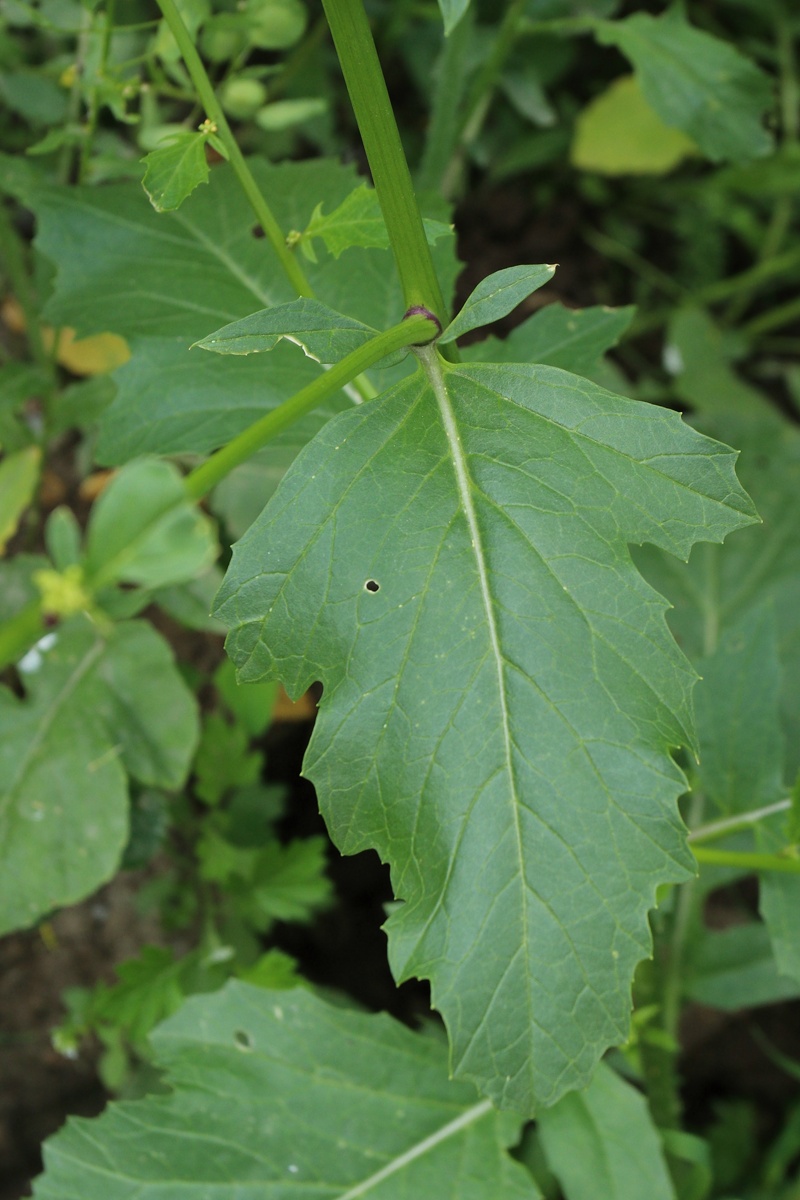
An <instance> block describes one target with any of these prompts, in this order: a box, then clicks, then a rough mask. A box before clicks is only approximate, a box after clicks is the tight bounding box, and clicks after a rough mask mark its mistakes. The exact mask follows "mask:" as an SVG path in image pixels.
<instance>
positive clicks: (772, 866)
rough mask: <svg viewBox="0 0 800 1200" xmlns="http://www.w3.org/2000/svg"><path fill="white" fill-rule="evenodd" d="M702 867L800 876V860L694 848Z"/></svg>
mask: <svg viewBox="0 0 800 1200" xmlns="http://www.w3.org/2000/svg"><path fill="white" fill-rule="evenodd" d="M692 853H693V854H694V856H695V858H696V859H697V861H698V862H699V863H700V866H702V865H703V863H706V864H707V865H709V866H713V867H737V868H739V869H740V870H744V871H778V872H780V873H781V874H785V875H800V858H788V857H784V856H783V855H780V854H758V853H757V852H753V853H751V852H749V851H739V850H715V849H713V848H712V847H709V846H694V845H693V846H692Z"/></svg>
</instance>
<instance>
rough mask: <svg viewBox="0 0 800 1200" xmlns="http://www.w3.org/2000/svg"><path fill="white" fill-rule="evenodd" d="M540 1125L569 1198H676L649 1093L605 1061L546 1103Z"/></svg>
mask: <svg viewBox="0 0 800 1200" xmlns="http://www.w3.org/2000/svg"><path fill="white" fill-rule="evenodd" d="M538 1128H539V1136H540V1138H541V1141H542V1146H543V1147H544V1152H545V1156H546V1158H547V1162H548V1165H549V1167H550V1169H551V1170H552V1171H553V1173H554V1174H555V1175H556V1176H557V1178H558V1179H559V1181H560V1182H561V1186H562V1187H563V1189H564V1192H565V1194H566V1196H567V1197H568V1200H596V1198H597V1197H598V1196H602V1197H603V1200H641V1198H642V1197H643V1196H647V1198H648V1200H674V1197H675V1192H674V1190H673V1187H672V1183H671V1181H670V1177H669V1172H668V1171H667V1167H666V1163H665V1162H664V1155H663V1152H662V1149H661V1142H660V1139H659V1135H658V1131H657V1130H656V1127H655V1125H654V1124H653V1118H652V1117H651V1116H650V1111H649V1109H648V1107H647V1103H646V1101H645V1099H644V1097H643V1096H642V1095H641V1093H640V1092H638V1091H637V1090H636V1088H634V1087H632V1086H631V1084H629V1083H626V1082H625V1080H624V1079H621V1078H620V1077H619V1075H617V1074H616V1073H615V1072H614V1071H612V1070H611V1068H610V1067H607V1066H606V1065H605V1064H604V1063H600V1065H599V1066H598V1068H597V1071H596V1072H595V1075H594V1077H593V1078H592V1081H591V1083H590V1084H589V1086H588V1087H587V1088H586V1089H585V1090H584V1091H581V1092H570V1093H569V1094H568V1095H566V1096H563V1097H562V1098H561V1100H559V1101H558V1103H557V1104H555V1105H554V1106H553V1107H552V1108H546V1109H543V1110H542V1112H541V1113H539V1115H538Z"/></svg>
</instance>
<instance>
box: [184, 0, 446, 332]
mask: <svg viewBox="0 0 800 1200" xmlns="http://www.w3.org/2000/svg"><path fill="white" fill-rule="evenodd" d="M170 2H171V0H170ZM323 7H324V9H325V15H326V17H327V18H328V24H329V25H330V30H331V34H332V36H333V42H334V45H335V47H336V53H337V54H338V56H339V63H340V65H341V68H342V74H343V75H344V81H345V84H346V85H347V90H348V92H349V94H350V100H351V103H352V105H353V111H354V113H355V117H356V121H357V122H358V128H359V131H360V133H361V138H362V141H363V143H364V150H365V151H366V155H367V161H368V163H369V168H370V171H371V172H372V180H373V183H374V184H375V190H376V192H377V193H378V201H379V202H380V206H381V211H382V213H383V219H384V221H385V222H386V229H387V231H388V234H389V241H390V243H391V246H392V250H393V252H394V256H395V260H396V262H397V270H398V274H399V276H400V283H401V286H402V288H403V295H404V297H405V303H406V306H407V307H408V308H414V307H416V306H420V307H424V308H427V309H429V310H430V312H432V313H435V314H436V317H437V318H438V320H439V321H440V322H441V325H442V328H444V326H445V325H446V324H447V322H448V313H447V309H446V307H445V303H444V298H443V296H442V291H441V288H440V286H439V280H438V278H437V276H436V270H435V268H434V265H433V259H432V257H431V252H430V247H429V246H428V242H427V239H426V237H425V230H424V228H423V225H422V217H421V215H420V211H419V208H418V206H417V200H416V196H415V195H414V188H413V185H412V183H411V175H410V172H409V170H408V163H407V162H406V156H405V154H404V152H403V146H402V143H401V141H400V134H399V132H398V129H397V122H396V121H395V118H394V112H393V110H392V105H391V102H390V100H389V93H388V92H387V90H386V83H385V81H384V78H383V72H382V70H381V66H380V63H379V61H378V53H377V51H376V49H375V43H374V41H373V40H372V33H371V31H370V27H369V22H368V21H367V17H366V13H365V12H364V8H363V5H362V3H361V0H323Z"/></svg>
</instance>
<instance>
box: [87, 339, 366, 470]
mask: <svg viewBox="0 0 800 1200" xmlns="http://www.w3.org/2000/svg"><path fill="white" fill-rule="evenodd" d="M132 349H133V354H132V355H131V358H130V361H129V362H127V363H126V364H125V366H124V367H122V368H121V369H120V370H119V371H117V372H116V375H115V378H116V381H117V384H118V385H119V390H118V392H117V397H116V400H115V402H114V404H113V405H112V406H111V408H110V409H109V410H108V412H107V413H106V416H105V418H104V419H103V422H102V425H101V428H100V438H99V441H98V447H97V454H98V458H99V460H100V461H101V462H106V463H114V464H117V463H125V462H127V461H128V460H129V459H131V458H135V457H137V456H138V455H140V454H178V453H182V452H186V451H192V452H194V453H199V454H202V453H205V452H207V451H209V450H214V449H216V448H217V447H218V446H222V445H224V444H225V442H227V441H230V439H231V438H233V437H235V436H236V434H237V433H241V431H242V430H243V429H246V428H247V426H248V425H251V424H252V423H253V422H254V421H257V420H258V419H259V417H263V416H264V414H265V413H266V412H269V411H270V409H273V408H277V406H278V405H279V404H281V403H283V401H284V400H286V399H288V397H289V396H291V395H292V393H293V392H294V391H296V390H298V389H299V388H300V387H304V386H305V385H306V384H307V383H311V381H312V380H313V379H315V378H316V376H317V375H318V374H319V367H318V366H317V365H316V363H314V362H313V361H312V360H311V359H309V358H307V357H306V356H305V355H304V354H303V353H302V351H300V350H299V349H298V347H296V346H290V345H288V344H284V345H278V346H276V347H275V349H274V350H273V351H272V353H271V355H270V358H269V362H268V363H265V362H264V360H263V359H259V358H249V357H244V358H238V357H232V358H218V357H217V356H216V355H211V354H203V352H202V351H201V350H199V349H196V350H189V345H188V341H186V340H183V339H174V338H145V339H142V340H141V341H138V340H137V341H136V342H134V343H133V344H132ZM352 403H353V402H352V400H351V399H349V397H348V396H347V395H345V393H344V392H338V393H337V394H336V396H333V397H331V398H330V399H329V400H328V401H327V402H326V404H325V406H324V407H323V408H320V409H316V410H315V411H314V413H312V414H311V415H310V416H309V417H307V418H305V422H304V429H303V431H302V432H306V433H307V434H308V433H313V432H315V431H316V430H317V429H318V428H319V425H320V424H321V423H322V421H324V420H325V418H326V417H327V416H330V415H331V413H334V412H338V411H340V410H341V409H342V408H349V407H350V406H351V404H352ZM293 429H294V427H293ZM290 437H291V438H292V444H293V445H295V444H296V443H297V439H298V431H297V430H295V431H294V432H292V431H290ZM284 440H285V439H284ZM299 445H302V442H300V443H299ZM276 455H277V456H278V457H280V455H278V452H277V450H276V448H275V446H274V444H273V445H272V446H271V447H270V451H269V454H268V457H269V458H270V460H272V459H273V458H274V457H275V456H276Z"/></svg>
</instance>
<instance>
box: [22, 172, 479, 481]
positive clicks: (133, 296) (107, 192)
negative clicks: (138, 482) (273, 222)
mask: <svg viewBox="0 0 800 1200" xmlns="http://www.w3.org/2000/svg"><path fill="white" fill-rule="evenodd" d="M251 166H252V169H253V172H254V175H255V177H256V179H257V181H258V183H259V184H260V186H261V187H262V188H263V190H264V192H265V194H266V195H267V196H268V198H269V201H270V205H271V207H272V209H273V211H274V212H275V215H276V218H277V220H278V221H279V223H280V224H281V227H282V228H283V229H285V230H286V231H287V232H288V231H289V230H291V229H302V228H303V227H304V225H305V223H306V221H307V219H308V216H309V214H310V213H311V211H312V209H313V208H314V206H315V204H317V203H318V202H319V201H320V200H323V201H324V202H325V204H326V205H327V206H334V207H335V206H336V205H338V204H340V203H341V202H342V200H344V199H345V197H346V196H348V195H349V194H350V193H351V192H352V190H353V187H354V186H355V184H356V182H357V176H356V174H355V172H354V170H353V169H352V168H349V167H343V166H341V165H339V164H338V163H333V162H325V161H313V162H303V163H284V164H282V165H280V166H274V165H271V164H268V163H265V162H262V161H260V160H253V162H252V163H251ZM29 203H30V204H31V205H32V207H34V209H35V211H36V214H37V223H38V235H37V245H38V247H39V249H40V250H41V251H42V252H43V253H44V254H45V255H46V256H47V257H48V258H50V259H51V260H52V261H53V263H55V264H56V266H57V274H56V280H55V289H54V294H53V297H52V299H51V301H50V304H49V306H48V316H49V318H50V319H52V320H53V321H54V322H55V323H68V324H70V325H72V326H77V328H78V331H79V333H92V332H101V331H104V330H112V331H113V332H115V333H119V334H122V335H123V336H124V337H126V338H128V339H129V340H130V341H131V351H132V357H131V359H130V361H129V362H128V363H127V364H126V366H125V367H123V368H122V369H121V370H120V371H119V372H118V373H117V374H116V376H115V379H116V381H117V383H118V385H119V390H118V393H117V396H116V399H115V400H114V402H113V404H112V405H111V407H110V409H109V410H108V411H107V412H106V413H105V415H104V417H103V419H102V422H101V434H100V442H99V447H98V454H99V457H100V459H101V461H104V462H109V463H123V462H126V461H127V460H128V459H129V458H131V457H134V456H135V455H137V454H143V453H156V454H168V453H174V452H177V451H194V452H198V453H203V452H206V451H208V450H211V449H214V448H216V447H217V446H220V445H222V444H224V443H225V442H226V441H229V440H230V439H231V438H232V437H234V436H235V435H236V434H237V433H240V432H241V431H242V429H244V428H245V427H246V426H247V425H248V424H250V423H252V422H253V421H255V420H257V419H258V418H259V417H261V416H263V415H264V413H265V412H267V411H269V409H270V408H274V407H275V406H276V405H277V404H279V403H281V402H282V401H283V400H286V399H287V398H288V397H289V396H290V395H292V393H293V392H295V391H298V390H299V389H300V388H301V387H304V386H305V385H306V384H307V383H309V382H310V381H311V380H312V379H314V378H315V377H316V376H317V375H318V374H319V372H320V368H319V367H318V366H317V365H316V364H314V363H313V362H310V361H309V360H308V359H307V358H306V357H305V356H304V355H303V353H302V351H301V350H300V349H299V348H297V347H294V346H289V345H283V346H279V347H277V348H276V349H275V350H274V351H273V352H272V355H271V356H270V361H269V362H268V363H265V362H255V363H253V362H247V361H236V360H232V361H228V362H224V361H223V362H214V361H213V360H212V359H210V358H205V359H204V358H203V356H202V354H201V352H200V351H199V350H194V351H191V352H190V350H189V347H190V346H191V344H192V343H193V342H196V341H198V340H199V339H201V338H203V337H205V336H206V335H207V334H209V333H211V332H213V331H214V330H216V329H219V327H220V326H221V325H225V324H227V323H230V322H232V321H235V320H239V319H241V318H243V317H246V316H248V315H249V314H251V313H253V312H255V311H256V310H261V309H264V308H269V307H271V306H273V305H279V304H283V303H287V302H290V301H293V300H294V299H295V295H294V293H293V291H292V288H291V287H290V285H289V284H288V283H287V282H286V280H285V279H284V277H283V273H282V271H281V268H280V265H279V263H278V261H277V259H276V257H275V254H274V252H273V251H272V249H271V247H270V245H269V242H268V241H267V240H266V239H264V238H258V237H254V236H253V232H252V231H253V227H254V221H253V215H252V212H251V211H250V208H249V205H248V202H247V200H246V198H245V197H244V196H243V195H242V193H241V189H240V186H239V183H238V181H237V180H236V178H235V176H234V175H233V173H232V171H231V170H230V169H229V168H228V167H226V166H223V167H217V168H215V169H214V170H213V171H212V172H211V176H210V179H209V183H208V186H207V187H204V188H201V189H200V190H199V191H197V192H195V193H194V194H193V195H192V196H190V197H189V199H188V200H187V201H186V202H185V204H183V206H182V207H181V209H180V212H177V213H165V214H157V213H156V212H154V211H153V209H152V207H151V205H150V204H149V203H148V200H147V197H146V196H145V195H144V193H143V191H142V189H141V187H140V186H139V185H138V184H136V183H135V182H131V183H129V184H120V185H114V186H110V187H106V188H85V189H84V188H56V187H52V186H44V185H42V186H40V187H39V188H38V189H37V190H36V192H35V194H33V195H32V196H31V198H30V201H29ZM453 241H454V239H453V237H452V236H449V237H447V238H442V239H440V240H439V242H438V244H437V245H436V246H435V247H434V248H433V255H434V260H435V262H436V265H437V270H438V272H439V276H440V279H441V280H442V283H443V288H444V290H445V294H447V293H448V292H450V291H452V285H453V281H454V278H455V274H456V271H457V264H456V260H455V255H454V251H453ZM308 273H309V275H310V277H311V279H312V282H313V284H314V287H315V289H316V291H317V294H318V296H319V298H320V300H321V301H323V302H324V303H325V304H326V305H328V306H329V307H330V308H333V309H334V310H335V311H337V312H340V313H345V314H346V315H347V316H349V317H351V318H354V319H356V320H358V321H362V322H365V323H366V324H368V325H369V326H374V327H375V328H378V329H384V328H387V327H388V326H390V325H393V324H396V322H397V321H399V320H400V319H401V317H402V315H403V311H404V308H405V305H404V302H403V297H402V293H401V291H400V287H399V284H398V281H397V275H396V271H395V270H394V267H393V262H392V256H391V253H390V252H389V251H388V250H380V249H372V250H364V249H360V248H355V249H352V250H348V251H347V252H346V253H345V254H343V255H342V256H341V258H339V259H335V258H332V257H331V256H330V255H328V254H327V253H326V252H325V251H322V252H321V254H320V261H319V263H318V264H308ZM408 370H409V367H408V365H405V364H403V365H401V366H398V367H393V368H389V369H388V370H384V369H380V370H377V371H375V372H374V376H373V377H374V378H375V380H376V383H377V386H379V387H383V386H385V381H386V380H387V379H389V380H391V381H394V379H395V378H398V377H401V376H402V375H404V374H407V373H408ZM350 403H352V399H351V398H348V396H347V395H345V393H343V392H339V393H338V394H337V396H336V397H334V398H332V400H331V401H329V406H332V408H333V409H335V408H337V407H338V408H341V407H345V406H348V405H349V404H350ZM313 428H316V425H314V426H313Z"/></svg>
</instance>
